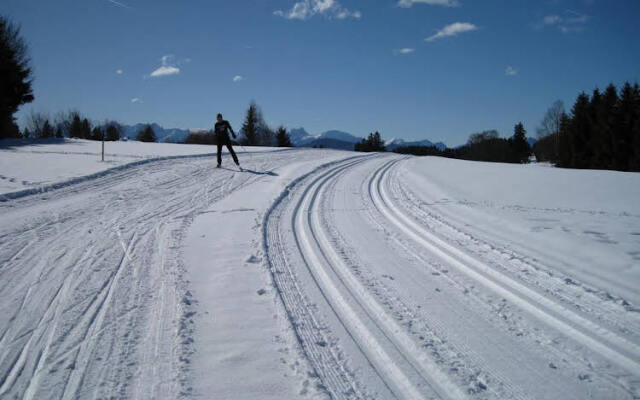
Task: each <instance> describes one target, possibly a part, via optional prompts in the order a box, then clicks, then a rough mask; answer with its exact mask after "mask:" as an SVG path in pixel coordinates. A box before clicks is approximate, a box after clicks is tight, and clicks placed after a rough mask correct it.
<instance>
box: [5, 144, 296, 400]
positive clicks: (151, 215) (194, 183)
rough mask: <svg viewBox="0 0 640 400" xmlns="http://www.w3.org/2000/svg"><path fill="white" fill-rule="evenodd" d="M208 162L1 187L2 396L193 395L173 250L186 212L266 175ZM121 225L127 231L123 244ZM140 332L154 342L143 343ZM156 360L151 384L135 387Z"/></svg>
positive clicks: (275, 155) (202, 158) (275, 156)
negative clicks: (7, 190)
mask: <svg viewBox="0 0 640 400" xmlns="http://www.w3.org/2000/svg"><path fill="white" fill-rule="evenodd" d="M281 154H285V152H279V151H275V152H271V153H260V154H256V155H253V157H252V160H251V166H252V167H253V168H258V169H260V168H262V167H269V166H270V165H274V163H275V164H276V165H278V163H283V162H287V159H288V158H289V156H288V155H281ZM213 166H214V163H213V160H212V159H211V158H210V157H208V156H207V155H198V156H195V157H192V156H187V157H182V156H180V157H171V158H168V159H160V160H144V161H143V162H141V163H133V164H129V165H126V166H122V167H117V168H115V169H111V170H108V171H105V172H103V173H98V174H94V175H91V176H88V177H82V178H78V179H75V180H71V181H67V182H63V183H61V184H54V185H49V186H47V187H45V188H39V189H37V190H35V189H34V190H27V191H23V192H21V193H18V194H16V193H14V194H10V195H9V196H7V195H3V196H0V197H2V199H1V200H0V218H3V219H4V221H5V223H3V224H2V226H0V241H2V242H3V246H2V248H0V260H3V261H2V264H0V265H1V267H0V282H2V284H0V295H2V296H3V297H2V298H3V299H7V300H8V302H7V304H6V305H4V306H2V305H0V307H4V308H1V309H2V310H3V311H2V312H3V314H4V315H2V316H1V317H0V318H2V319H1V320H0V321H7V324H6V326H5V324H2V325H3V327H2V333H1V334H0V398H3V397H4V396H11V398H14V397H17V398H25V399H35V398H42V396H43V395H44V394H45V393H46V396H47V397H48V398H64V399H71V398H79V397H82V398H105V397H106V398H109V397H116V398H123V397H129V396H133V395H134V393H135V397H136V398H156V396H157V397H160V398H184V397H185V396H187V395H188V393H189V390H190V389H189V377H188V374H187V372H186V371H187V370H188V368H189V356H190V353H191V352H192V350H190V349H191V348H192V345H190V344H189V341H188V340H187V336H184V335H190V333H189V332H191V331H192V328H191V327H189V324H192V323H193V322H192V321H191V322H189V321H188V320H187V319H185V317H184V316H185V315H186V313H187V311H188V310H187V308H188V307H187V306H186V305H183V304H182V297H183V296H184V293H185V292H186V283H184V282H182V281H181V276H183V275H182V274H181V273H178V271H176V270H175V269H176V268H178V269H180V268H183V267H181V266H180V265H179V264H180V260H179V259H178V258H177V257H175V256H174V255H173V252H175V251H176V249H179V247H180V246H181V243H182V237H183V232H184V231H185V230H186V229H187V228H188V227H189V225H190V221H191V220H192V219H193V218H192V217H193V216H195V215H197V213H198V212H200V211H201V210H203V209H206V208H207V207H210V206H211V204H213V203H215V202H216V201H218V200H220V199H221V198H222V197H224V196H227V195H229V194H230V193H232V192H233V191H235V190H236V189H238V188H240V187H243V186H244V185H247V184H251V183H252V182H255V181H258V180H260V179H262V178H263V176H260V175H254V174H241V173H235V172H228V171H224V172H221V171H216V170H215V169H214V168H213ZM180 176H182V177H183V179H180ZM185 178H186V179H185ZM220 188H223V190H222V191H220V190H219V189H220ZM153 204H155V206H154V205H153ZM176 215H181V216H182V217H181V218H180V219H176ZM6 222H8V223H6ZM114 228H115V232H114V230H113V229H114ZM118 234H121V235H123V236H124V237H126V238H127V241H128V244H127V246H126V247H127V250H126V251H124V253H123V249H122V248H121V243H120V241H119V239H118ZM9 238H10V239H11V240H10V241H8V239H9ZM5 241H7V243H11V245H9V246H6V247H5V246H4V242H5ZM163 243H164V244H163ZM167 245H168V246H167ZM158 246H161V247H158ZM162 246H167V247H168V248H162ZM79 249H82V251H79ZM118 251H119V252H120V255H121V256H122V258H120V259H119V263H115V259H114V257H115V255H116V253H117V252H118ZM167 256H168V258H167ZM159 264H162V266H161V267H160V268H158V265H159ZM15 271H20V273H19V274H17V273H15ZM149 276H151V277H152V278H151V279H150V278H149ZM103 278H104V279H105V280H104V281H103ZM130 278H135V279H130ZM52 283H53V284H56V289H57V290H56V291H55V292H54V291H53V285H52ZM156 284H157V285H159V286H158V287H159V288H160V291H159V292H158V291H155V289H154V286H153V285H156ZM42 288H46V289H45V290H44V291H43V289H42ZM41 297H42V300H43V301H46V302H47V303H44V304H42V303H39V302H40V300H41V299H40V298H41ZM156 302H162V303H163V304H161V305H158V304H156ZM165 303H166V304H165ZM34 306H35V309H34ZM162 307H170V308H164V309H163V308H162ZM163 310H166V311H167V312H169V313H171V314H172V315H175V318H172V319H171V320H166V321H164V320H163V321H149V316H151V315H155V316H156V318H155V319H158V317H160V316H162V317H163V318H167V316H164V315H161V314H162V313H163ZM34 312H35V314H33V313H34ZM146 313H148V314H146ZM30 314H33V315H30ZM183 324H185V325H184V326H183ZM147 328H149V329H150V331H149V332H147V331H146V329H147ZM184 328H187V330H185V329H184ZM123 335H124V336H123ZM145 335H149V336H145ZM127 336H129V337H128V338H127ZM183 336H184V337H183ZM123 337H124V338H125V339H126V340H124V341H122V340H120V341H119V343H116V342H115V341H116V340H119V339H122V338H123ZM147 338H149V339H150V343H151V346H152V347H153V349H146V347H145V345H144V344H143V343H142V342H141V341H142V340H145V339H147ZM160 340H162V342H161V341H160ZM159 346H162V347H159ZM98 347H99V349H98ZM159 349H161V351H160V350H159ZM159 353H162V354H159ZM97 355H100V356H101V357H99V358H96V357H97ZM158 358H160V361H155V360H157V359H158ZM141 361H142V362H144V363H145V364H143V365H140V362H141ZM158 362H162V363H163V364H162V366H160V365H159V364H157V363H158ZM151 365H153V366H154V367H155V368H157V370H155V371H156V372H153V374H154V375H153V376H152V377H151V380H153V379H155V381H154V382H156V383H157V384H158V386H154V387H149V386H147V385H148V383H149V381H145V382H146V384H145V386H140V385H141V384H142V382H141V378H140V377H141V376H143V377H144V378H148V377H149V376H150V375H149V373H147V372H145V371H146V369H147V366H149V368H150V366H151ZM25 368H27V369H25ZM174 373H175V374H176V375H174V376H172V375H171V374H174ZM155 374H159V375H155ZM169 378H170V379H169ZM97 382H98V383H99V382H102V383H105V382H108V384H107V385H106V386H103V385H98V384H97ZM132 384H133V385H132ZM161 386H162V388H161V389H160V387H161ZM43 388H44V389H43ZM45 390H46V392H45ZM160 390H161V391H160ZM152 394H153V395H152ZM174 395H175V396H174Z"/></svg>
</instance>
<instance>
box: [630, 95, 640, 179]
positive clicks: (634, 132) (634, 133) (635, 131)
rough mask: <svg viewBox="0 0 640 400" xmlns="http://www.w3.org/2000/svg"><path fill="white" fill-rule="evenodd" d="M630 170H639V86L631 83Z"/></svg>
mask: <svg viewBox="0 0 640 400" xmlns="http://www.w3.org/2000/svg"><path fill="white" fill-rule="evenodd" d="M631 143H632V146H631V149H632V153H633V154H632V156H631V160H630V163H629V169H630V170H631V171H640V86H638V84H637V83H636V84H635V85H633V123H632V124H631Z"/></svg>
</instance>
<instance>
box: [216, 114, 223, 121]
mask: <svg viewBox="0 0 640 400" xmlns="http://www.w3.org/2000/svg"><path fill="white" fill-rule="evenodd" d="M216 118H217V119H218V121H222V114H220V113H218V116H217V117H216Z"/></svg>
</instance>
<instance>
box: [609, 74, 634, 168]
mask: <svg viewBox="0 0 640 400" xmlns="http://www.w3.org/2000/svg"><path fill="white" fill-rule="evenodd" d="M634 103H635V101H634V92H633V87H632V86H631V84H630V83H628V82H627V83H625V85H624V87H623V88H622V90H621V92H620V98H619V99H618V105H617V107H616V115H615V117H614V126H613V162H612V167H613V169H616V170H619V171H627V170H628V169H629V165H630V160H631V158H632V145H633V143H632V142H633V140H632V136H631V135H632V134H631V132H632V130H633V122H634V121H633V119H634V118H633V114H634Z"/></svg>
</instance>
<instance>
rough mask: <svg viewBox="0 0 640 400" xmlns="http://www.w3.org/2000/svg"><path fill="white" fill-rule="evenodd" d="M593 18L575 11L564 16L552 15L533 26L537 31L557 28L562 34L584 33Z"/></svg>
mask: <svg viewBox="0 0 640 400" xmlns="http://www.w3.org/2000/svg"><path fill="white" fill-rule="evenodd" d="M590 19H591V17H590V16H589V15H587V14H583V13H580V12H577V11H573V10H566V11H565V12H564V13H563V14H562V15H558V14H550V15H546V16H544V17H543V18H542V20H541V21H540V22H538V23H535V24H533V27H534V28H535V29H543V28H546V27H556V28H557V29H558V30H559V31H560V32H562V33H575V32H582V31H583V30H584V29H585V25H586V24H587V23H588V22H589V20H590Z"/></svg>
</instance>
